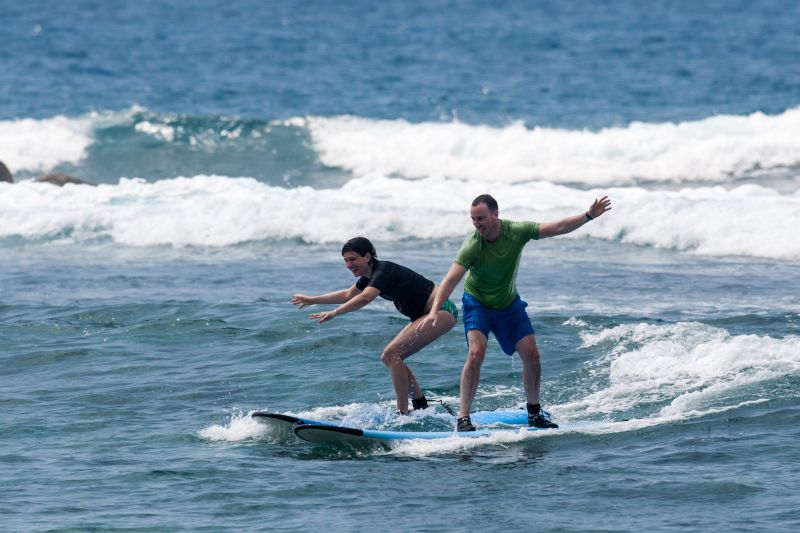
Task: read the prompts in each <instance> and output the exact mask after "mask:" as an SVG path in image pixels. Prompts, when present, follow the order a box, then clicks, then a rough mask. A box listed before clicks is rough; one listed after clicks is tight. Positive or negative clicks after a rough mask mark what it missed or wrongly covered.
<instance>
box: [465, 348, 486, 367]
mask: <svg viewBox="0 0 800 533" xmlns="http://www.w3.org/2000/svg"><path fill="white" fill-rule="evenodd" d="M484 357H486V346H481V345H478V346H470V347H469V350H468V351H467V364H469V365H477V366H480V365H482V364H483V359H484Z"/></svg>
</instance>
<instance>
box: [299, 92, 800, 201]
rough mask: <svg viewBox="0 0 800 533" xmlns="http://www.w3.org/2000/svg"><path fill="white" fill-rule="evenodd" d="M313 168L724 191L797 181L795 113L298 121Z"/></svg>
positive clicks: (799, 111) (799, 124)
mask: <svg viewBox="0 0 800 533" xmlns="http://www.w3.org/2000/svg"><path fill="white" fill-rule="evenodd" d="M294 123H295V124H302V125H304V126H305V127H306V128H308V131H309V133H310V136H311V139H312V142H313V146H314V148H315V149H316V150H317V152H318V153H319V157H320V160H321V161H322V162H323V163H324V164H326V165H328V166H331V167H337V168H342V169H344V170H348V171H350V172H352V173H353V174H355V175H365V174H370V173H379V174H384V175H398V176H404V177H408V178H421V177H426V176H444V177H450V178H458V179H481V180H483V179H491V180H492V181H494V182H497V183H519V182H524V181H531V180H546V181H550V182H554V183H570V184H586V185H589V186H598V185H631V184H638V183H687V182H704V183H726V182H730V181H735V180H736V179H742V178H759V177H762V176H767V177H771V178H774V177H776V176H777V177H783V178H787V177H789V178H791V177H796V176H797V174H798V172H799V171H800V107H797V108H793V109H789V110H787V111H785V112H784V113H782V114H779V115H766V114H764V113H761V112H756V113H752V114H750V115H747V116H732V115H718V116H712V117H709V118H705V119H701V120H696V121H687V122H678V123H673V122H666V123H645V122H632V123H631V124H629V125H627V126H621V127H607V128H603V129H600V130H597V131H589V130H565V129H558V128H544V127H533V128H529V127H526V125H524V124H523V123H522V122H519V121H518V122H514V123H512V124H510V125H508V126H505V127H492V126H485V125H469V124H464V123H460V122H440V123H433V122H428V123H410V122H408V121H405V120H378V119H369V118H361V117H354V116H338V117H305V118H303V119H297V120H295V121H294Z"/></svg>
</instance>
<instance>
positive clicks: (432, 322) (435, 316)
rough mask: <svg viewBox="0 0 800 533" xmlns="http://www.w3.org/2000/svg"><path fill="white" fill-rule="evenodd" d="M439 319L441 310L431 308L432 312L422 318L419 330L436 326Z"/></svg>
mask: <svg viewBox="0 0 800 533" xmlns="http://www.w3.org/2000/svg"><path fill="white" fill-rule="evenodd" d="M437 320H439V311H434V310H431V312H430V313H428V314H427V315H425V318H423V319H422V320H420V322H419V324H417V331H422V330H423V329H425V328H426V327H428V326H430V327H435V326H436V321H437Z"/></svg>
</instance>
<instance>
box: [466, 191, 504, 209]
mask: <svg viewBox="0 0 800 533" xmlns="http://www.w3.org/2000/svg"><path fill="white" fill-rule="evenodd" d="M478 204H486V207H488V208H489V210H490V211H499V209H498V208H497V200H495V199H494V198H492V197H491V196H490V195H488V194H481V195H480V196H478V197H477V198H475V199H474V200H472V207H475V206H476V205H478Z"/></svg>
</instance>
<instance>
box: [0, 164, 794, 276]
mask: <svg viewBox="0 0 800 533" xmlns="http://www.w3.org/2000/svg"><path fill="white" fill-rule="evenodd" d="M487 190H491V191H492V193H493V194H494V196H495V197H496V198H497V199H498V201H499V202H500V206H501V216H504V217H507V218H511V219H531V220H538V221H547V220H554V219H557V218H560V217H562V216H566V215H571V214H576V213H580V212H582V211H583V210H585V209H586V208H588V206H589V204H590V203H591V201H592V200H593V199H594V198H595V197H597V196H600V195H602V194H604V193H608V194H609V195H610V196H611V198H612V199H613V202H614V203H613V209H612V211H611V212H609V213H608V214H607V215H605V216H603V217H601V218H600V219H598V220H596V221H594V222H592V223H591V224H587V225H585V226H584V227H582V228H581V229H580V230H578V231H576V232H574V233H572V234H570V235H567V236H565V237H562V238H570V239H576V238H578V239H579V238H586V237H591V238H596V239H603V240H610V241H618V242H624V243H633V244H638V245H645V246H654V247H660V248H668V249H675V250H679V251H686V252H692V253H699V254H705V255H712V256H725V255H741V256H751V257H763V258H775V259H783V260H790V261H796V260H800V240H798V239H797V238H796V237H797V236H796V228H798V227H800V192H798V193H794V194H782V193H778V192H776V191H773V190H771V189H767V188H763V187H759V186H754V185H747V186H741V187H738V188H736V189H733V190H726V189H723V188H721V187H710V188H708V187H706V188H695V189H682V190H678V191H653V190H647V189H643V188H638V187H626V188H617V189H610V190H607V191H604V190H599V189H598V190H590V191H584V190H580V189H575V188H570V187H566V186H560V185H554V184H551V183H541V182H535V183H527V184H517V185H515V184H502V185H495V186H490V184H488V183H486V182H476V181H472V182H464V181H458V180H448V179H445V178H427V179H424V180H417V181H414V182H409V181H408V180H405V179H400V178H388V177H385V176H380V175H372V176H367V177H363V178H359V179H353V180H351V181H350V182H348V183H346V184H345V185H344V186H343V187H342V188H340V189H321V190H318V189H312V188H310V187H301V188H295V189H287V188H282V187H273V186H269V185H266V184H264V183H261V182H258V181H256V180H254V179H250V178H227V177H219V176H195V177H194V178H175V179H171V180H162V181H158V182H155V183H147V182H144V181H143V180H137V179H122V180H120V182H119V184H117V185H100V186H98V187H87V186H74V185H67V186H66V187H63V188H58V187H53V186H51V185H48V184H39V183H32V182H30V181H28V182H21V183H19V184H14V185H11V184H0V238H3V237H17V238H22V239H24V240H26V241H28V240H30V241H42V240H44V241H47V242H53V241H57V242H65V243H74V242H83V241H86V240H96V239H108V240H111V241H113V242H115V243H119V244H122V245H127V246H156V245H170V246H176V247H181V246H211V247H220V246H229V245H235V244H239V243H243V242H248V241H258V240H280V239H302V240H304V241H306V242H310V243H338V242H342V241H344V240H346V239H348V238H350V237H352V235H355V234H366V235H369V236H370V238H372V239H374V240H376V241H394V240H399V239H408V238H420V239H461V238H462V237H463V236H464V235H466V234H467V233H468V232H469V231H470V230H471V225H470V221H469V217H468V211H467V208H468V206H469V203H470V202H471V200H472V198H474V197H475V196H476V195H477V194H480V193H482V192H485V191H487Z"/></svg>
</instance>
